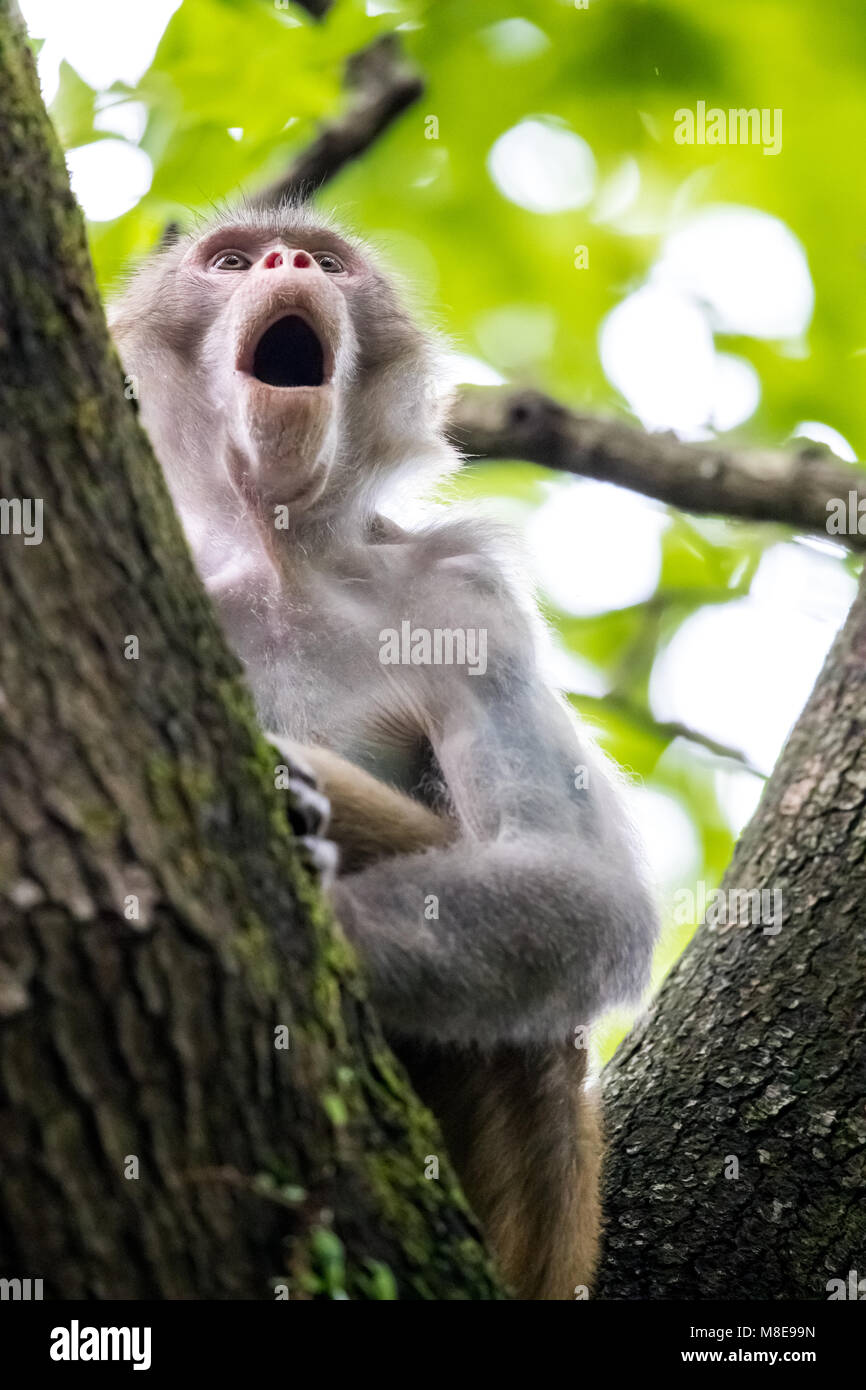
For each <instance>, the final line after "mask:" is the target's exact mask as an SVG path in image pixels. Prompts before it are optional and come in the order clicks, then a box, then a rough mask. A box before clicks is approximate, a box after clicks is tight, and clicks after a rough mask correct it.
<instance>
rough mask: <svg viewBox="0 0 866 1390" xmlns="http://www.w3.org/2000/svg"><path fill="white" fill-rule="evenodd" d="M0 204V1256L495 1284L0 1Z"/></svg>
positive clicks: (491, 1289) (183, 1278)
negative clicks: (329, 872) (318, 856)
mask: <svg viewBox="0 0 866 1390" xmlns="http://www.w3.org/2000/svg"><path fill="white" fill-rule="evenodd" d="M0 225H2V227H3V255H2V257H0V497H2V498H3V499H4V506H3V508H2V518H0V519H2V521H3V530H4V532H10V531H14V530H15V529H16V518H17V520H18V521H21V519H22V518H24V519H25V520H29V522H31V523H33V521H34V519H35V517H36V514H37V513H36V511H35V510H28V508H27V507H25V508H24V510H23V511H20V510H18V508H20V505H21V504H22V503H28V502H29V503H35V502H37V501H38V502H40V503H41V505H42V508H43V514H42V521H43V527H44V537H43V539H42V541H41V544H35V543H34V544H29V543H27V538H26V537H25V536H24V535H21V534H17V535H16V534H0V630H2V645H0V662H2V665H0V926H2V932H0V1174H2V1184H0V1186H2V1196H0V1276H3V1277H9V1278H16V1277H18V1278H26V1277H36V1278H42V1279H43V1280H44V1288H45V1294H46V1296H47V1297H50V1296H60V1297H64V1298H81V1297H102V1298H106V1297H113V1298H142V1297H162V1298H166V1297H198V1298H205V1297H234V1298H255V1297H269V1296H273V1285H274V1283H276V1284H282V1285H285V1286H286V1289H287V1291H288V1293H289V1294H290V1296H291V1297H315V1296H324V1297H334V1296H340V1295H341V1294H342V1293H343V1292H345V1293H347V1294H348V1295H349V1296H350V1297H355V1298H364V1297H367V1298H387V1297H401V1298H413V1297H421V1298H489V1297H496V1296H498V1293H497V1288H496V1285H495V1282H494V1281H493V1279H492V1277H491V1275H490V1272H489V1266H488V1264H487V1260H486V1256H485V1255H484V1252H483V1250H482V1248H481V1246H480V1245H479V1244H478V1242H477V1240H476V1237H475V1233H474V1227H473V1226H472V1224H471V1222H470V1220H469V1218H468V1217H467V1214H466V1209H465V1206H464V1205H463V1203H462V1199H461V1197H460V1195H459V1193H458V1192H457V1190H456V1188H455V1186H454V1184H453V1180H452V1179H451V1177H450V1174H449V1172H448V1169H447V1164H443V1170H442V1171H443V1177H442V1180H441V1181H439V1182H436V1181H427V1180H426V1179H425V1177H424V1166H425V1163H424V1161H425V1156H426V1155H428V1154H438V1155H440V1156H441V1143H440V1140H439V1138H438V1135H437V1134H436V1131H435V1129H434V1128H433V1126H432V1122H431V1121H430V1118H429V1116H428V1115H427V1113H426V1112H425V1111H424V1110H423V1109H422V1108H421V1107H420V1105H419V1104H418V1102H417V1101H416V1100H415V1099H414V1097H413V1096H412V1095H411V1093H410V1092H409V1091H408V1089H407V1086H406V1084H405V1081H404V1079H403V1075H402V1073H401V1072H400V1070H399V1068H398V1067H397V1066H396V1064H395V1063H394V1061H393V1058H392V1057H391V1054H390V1053H389V1051H388V1050H387V1048H386V1047H385V1045H384V1043H383V1040H382V1036H381V1034H380V1032H379V1029H378V1025H377V1024H376V1021H375V1020H374V1018H373V1017H372V1016H371V1014H370V1012H369V1010H368V1008H367V1006H366V1005H365V1003H364V1001H363V998H362V995H361V991H360V988H359V985H358V982H357V977H356V975H355V971H354V964H353V962H352V960H351V958H350V953H349V950H348V948H347V946H346V945H345V943H344V942H343V940H342V938H341V937H340V936H339V934H338V933H337V932H335V930H334V928H333V925H332V922H331V920H330V917H329V914H328V913H327V912H326V910H325V909H324V907H323V904H322V902H321V900H320V899H319V896H318V894H317V892H316V891H315V888H314V885H313V883H312V881H311V880H310V879H309V878H308V877H307V875H306V872H305V870H304V869H303V868H302V866H301V865H300V864H299V862H298V860H297V859H296V856H295V854H294V851H293V848H292V844H291V837H290V834H289V830H288V825H287V819H286V807H285V805H284V804H282V803H281V800H280V796H281V794H280V793H278V792H277V791H276V790H275V787H274V766H275V764H276V763H277V762H278V757H277V755H276V754H275V753H274V752H273V750H269V749H268V747H267V745H266V744H265V742H264V741H263V739H262V737H261V735H260V734H259V733H258V731H257V729H256V726H255V721H254V718H253V714H252V707H251V704H250V701H249V698H248V696H247V693H246V691H245V688H244V686H243V684H242V681H241V679H240V673H239V668H238V665H237V663H236V662H235V660H234V659H233V658H232V657H231V656H230V655H229V654H228V652H227V650H226V647H225V645H224V642H223V640H222V637H221V635H220V632H219V630H218V628H217V626H216V623H215V620H214V617H213V615H212V612H211V609H210V605H209V604H208V602H207V599H206V597H205V595H204V593H203V591H202V589H201V587H200V584H199V582H198V579H197V577H196V575H195V573H194V571H193V569H192V566H191V563H190V560H189V557H188V555H187V553H186V550H185V546H184V544H183V540H182V537H181V534H180V530H179V526H178V523H177V521H176V519H175V516H174V513H173V511H172V508H171V505H170V502H169V500H168V497H167V494H166V491H165V488H164V485H163V482H162V478H161V475H160V472H159V469H158V467H157V465H156V463H155V461H154V459H153V456H152V454H151V451H150V449H149V446H148V444H147V441H146V439H145V437H144V435H143V434H142V432H141V430H140V429H139V427H138V424H137V421H136V419H135V415H134V410H133V407H132V406H131V405H130V404H129V403H128V402H126V401H125V400H124V394H123V389H122V383H121V377H120V372H119V368H118V364H117V361H116V358H115V356H114V353H113V351H112V349H111V346H110V343H109V340H108V337H107V334H106V330H105V324H104V319H103V315H102V310H101V307H100V304H99V301H98V297H97V295H96V291H95V287H94V282H93V277H92V273H91V268H90V265H89V261H88V257H87V252H86V249H85V242H84V235H83V227H82V222H81V218H80V214H79V212H78V210H77V208H76V206H75V203H74V201H73V199H72V197H71V194H70V192H69V188H68V183H67V179H66V171H65V168H64V164H63V159H62V156H61V153H60V150H59V148H58V146H57V142H56V140H55V138H54V135H53V132H52V130H51V127H50V125H49V123H48V120H47V118H46V116H45V112H44V109H43V107H42V103H41V100H40V97H39V92H38V87H37V83H36V77H35V70H34V65H33V62H32V59H31V54H30V52H29V49H28V48H27V46H26V43H25V41H24V38H23V34H22V31H21V29H20V26H19V23H18V21H17V19H16V16H15V8H14V6H13V5H11V3H10V0H0ZM36 538H37V537H36V535H35V532H34V533H33V534H32V535H31V537H30V539H32V540H35V539H36ZM131 638H134V639H136V642H137V654H136V650H135V645H136V644H135V643H133V642H132V641H131V640H130V639H131ZM283 795H284V794H283ZM281 1026H285V1027H286V1028H287V1029H288V1035H289V1037H290V1047H288V1048H283V1047H279V1046H277V1045H275V1043H276V1042H281V1041H284V1040H285V1039H284V1038H282V1037H280V1036H279V1035H278V1032H275V1030H279V1029H280V1028H281Z"/></svg>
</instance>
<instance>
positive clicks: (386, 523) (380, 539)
mask: <svg viewBox="0 0 866 1390" xmlns="http://www.w3.org/2000/svg"><path fill="white" fill-rule="evenodd" d="M369 531H370V539H371V541H373V542H374V543H375V544H376V545H397V544H399V542H400V541H402V540H405V539H406V535H407V534H408V533H407V532H406V531H404V530H403V528H402V526H398V525H397V523H396V521H391V520H390V518H389V517H387V516H380V515H379V514H378V512H377V513H376V515H375V516H374V517H372V518H371V519H370V526H369Z"/></svg>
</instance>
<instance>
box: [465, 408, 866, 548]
mask: <svg viewBox="0 0 866 1390" xmlns="http://www.w3.org/2000/svg"><path fill="white" fill-rule="evenodd" d="M449 433H450V434H451V438H452V440H453V441H454V443H455V445H456V446H457V447H458V448H459V449H460V450H461V452H462V453H464V454H465V455H467V456H468V457H470V458H497V459H503V458H513V459H526V460H528V461H529V462H531V463H540V464H544V465H546V467H548V468H553V469H556V470H557V471H559V472H563V473H575V474H578V475H579V476H580V477H584V478H596V479H598V480H599V481H602V482H608V483H617V484H619V486H620V487H627V488H631V489H632V490H633V491H635V492H641V493H643V494H644V495H645V496H647V497H655V498H657V499H658V500H659V501H660V502H668V503H670V504H672V505H673V506H675V507H680V508H681V509H682V510H683V511H690V512H700V513H704V514H712V515H722V516H731V517H740V518H743V519H745V520H749V521H774V522H780V523H782V524H783V525H786V526H793V527H795V528H796V529H797V530H798V531H808V532H812V533H814V534H817V535H822V536H825V537H826V536H827V535H828V531H827V503H828V501H829V500H830V499H831V498H842V499H843V500H844V501H845V502H846V505H847V499H848V495H849V493H851V492H853V493H855V494H856V498H857V502H858V503H859V502H861V501H863V502H866V473H864V472H863V470H862V469H860V468H858V467H856V466H853V465H851V464H848V463H845V462H843V460H842V459H839V458H837V457H836V456H835V454H832V453H830V452H829V450H826V449H825V448H823V446H820V445H806V446H801V447H799V448H792V449H791V450H789V451H781V450H780V451H774V450H769V449H766V450H758V449H755V450H751V451H740V450H738V449H735V448H733V447H731V446H730V445H729V444H726V443H724V442H717V441H711V442H709V443H705V444H684V443H682V441H681V440H679V439H677V438H676V436H675V435H673V434H670V433H666V434H648V433H646V432H645V431H644V430H641V429H639V428H638V427H637V426H634V425H629V424H626V423H625V422H623V421H622V420H615V419H601V418H599V417H596V416H593V415H582V414H578V412H576V411H573V410H568V409H567V408H566V407H565V406H563V405H560V404H559V402H558V401H555V400H553V399H552V398H551V397H550V396H546V395H544V394H543V393H542V392H540V391H534V390H523V389H514V388H511V387H499V386H495V387H491V386H473V387H467V388H464V390H463V391H462V392H461V393H460V395H459V397H458V399H457V401H456V404H455V406H454V409H453V411H452V416H451V425H450V430H449ZM864 511H866V508H864ZM832 539H834V540H838V542H839V543H840V544H841V545H847V546H849V547H850V548H851V549H853V550H866V535H860V534H859V533H858V532H857V531H856V530H855V531H854V533H853V534H851V535H839V536H835V535H834V536H833V537H832Z"/></svg>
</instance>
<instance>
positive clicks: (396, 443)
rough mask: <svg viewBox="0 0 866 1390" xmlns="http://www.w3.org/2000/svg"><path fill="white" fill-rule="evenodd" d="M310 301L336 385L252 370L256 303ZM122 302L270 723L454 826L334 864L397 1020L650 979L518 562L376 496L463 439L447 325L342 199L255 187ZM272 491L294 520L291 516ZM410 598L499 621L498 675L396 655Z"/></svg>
mask: <svg viewBox="0 0 866 1390" xmlns="http://www.w3.org/2000/svg"><path fill="white" fill-rule="evenodd" d="M215 234H216V241H217V242H219V241H220V240H221V239H223V238H224V239H225V242H226V244H227V245H230V246H232V247H234V246H235V245H236V244H238V243H239V242H241V241H242V242H243V244H244V246H246V247H248V248H249V250H250V252H251V254H252V256H253V264H252V266H251V267H250V269H248V270H244V271H239V272H235V273H234V274H232V275H229V274H225V273H223V272H214V271H210V270H207V269H205V268H203V265H202V264H200V263H199V262H198V261H197V260H196V257H197V256H198V255H199V251H198V249H197V248H199V247H201V246H202V244H204V245H206V246H208V247H211V246H212V245H213V244H214V236H215ZM274 245H282V246H283V247H284V248H285V249H286V250H287V251H294V250H295V249H296V248H303V249H306V250H308V251H313V250H316V249H323V248H324V249H327V248H331V249H335V250H337V251H339V252H340V254H342V255H344V256H345V257H346V258H347V260H349V261H350V262H351V272H350V273H349V274H347V275H345V276H333V277H328V276H326V275H325V274H324V272H323V271H322V270H320V269H319V268H318V267H316V268H315V269H310V268H308V269H307V270H297V269H295V268H294V266H292V267H290V268H285V269H278V270H270V271H269V270H267V269H263V260H262V258H263V257H264V255H265V253H266V252H267V250H268V249H269V248H272V247H273V246H274ZM298 296H300V298H298ZM296 302H297V303H300V304H301V305H302V307H304V308H305V310H307V311H309V312H310V313H311V315H312V317H313V319H314V320H315V322H316V324H317V325H319V324H321V325H322V328H323V335H324V337H327V339H328V342H329V343H330V346H331V348H332V350H333V356H334V374H333V379H332V382H331V384H330V386H328V387H326V388H315V389H314V390H313V391H312V393H310V390H309V388H307V394H306V395H305V394H304V393H303V392H302V393H299V394H297V395H296V394H295V393H294V391H293V389H292V388H290V389H288V390H286V389H282V390H280V389H277V388H270V387H267V388H261V387H260V385H257V384H251V383H250V381H249V379H247V378H244V377H243V374H242V373H240V372H239V371H238V370H236V363H235V358H236V356H237V353H236V351H235V349H236V345H237V343H240V342H242V341H244V334H245V333H246V334H248V333H249V331H250V330H249V324H250V323H251V322H253V321H254V320H255V315H256V314H257V313H258V314H259V315H260V316H261V312H262V311H261V310H260V307H259V306H260V303H263V304H265V306H266V307H267V308H268V309H269V310H270V309H272V308H273V306H274V305H280V304H282V305H284V307H285V312H289V311H290V310H291V308H292V306H293V304H295V303H296ZM113 328H114V334H115V337H116V340H117V342H118V345H119V348H120V351H121V354H122V356H123V359H124V363H125V366H126V370H127V371H128V372H129V373H131V374H133V375H134V376H135V377H136V378H137V380H138V384H139V391H140V403H141V409H142V416H143V419H144V423H145V425H146V427H147V428H148V430H149V432H150V434H151V437H152V439H153V442H154V445H155V448H156V451H157V454H158V455H159V457H160V459H161V462H162V465H163V468H164V470H165V474H166V478H167V480H168V483H169V487H170V489H171V491H172V494H173V496H174V499H175V503H176V505H177V507H178V510H179V513H180V516H181V519H182V521H183V523H184V527H185V529H186V532H187V536H188V538H189V541H190V545H191V548H192V551H193V554H194V557H195V560H196V563H197V565H198V568H199V570H200V572H201V574H202V577H203V579H204V581H205V584H206V586H207V587H208V590H209V592H210V593H211V594H212V596H213V598H214V601H215V602H216V604H217V607H218V609H219V611H220V613H221V616H222V620H223V622H224V624H225V628H226V631H227V634H228V637H229V640H230V641H231V642H232V644H233V646H234V647H235V649H236V651H237V652H238V654H239V656H240V657H241V659H242V660H243V662H244V664H245V667H246V671H247V676H248V679H249V682H250V685H251V687H252V690H253V694H254V696H255V699H256V702H257V706H258V710H259V714H260V717H261V719H262V721H263V723H264V724H265V726H266V727H269V728H273V729H274V730H275V731H276V732H277V733H278V734H281V735H284V736H286V737H288V738H290V739H292V740H294V741H296V742H306V743H320V744H322V745H325V746H327V747H329V748H331V749H333V750H335V751H336V752H338V753H341V754H343V755H344V756H345V757H347V758H348V759H350V760H352V761H354V762H356V763H358V764H359V765H360V766H363V767H365V768H366V769H367V770H368V771H372V772H374V773H376V774H377V775H379V776H380V777H382V778H384V779H385V780H388V781H391V782H392V783H393V784H394V785H397V786H399V787H401V788H402V789H403V790H407V791H410V792H413V793H414V794H416V795H420V796H424V797H425V798H426V799H428V800H434V799H436V797H437V796H438V797H439V798H440V800H442V801H444V803H445V804H446V806H447V808H448V809H450V810H451V811H452V813H453V814H454V815H455V816H456V817H457V819H458V822H459V824H460V828H461V833H460V837H459V839H458V841H457V842H456V843H455V844H454V845H453V846H451V847H449V848H444V849H443V848H438V849H433V850H429V851H428V852H426V853H424V854H418V855H413V856H411V857H402V858H398V859H392V860H390V861H387V862H384V863H382V864H379V865H375V866H374V867H372V868H370V869H367V870H366V871H364V872H363V873H360V874H356V875H350V876H349V877H346V878H343V879H341V880H340V881H339V882H338V883H337V885H336V887H335V889H334V891H335V894H336V900H337V906H338V909H339V913H340V916H341V918H342V920H343V922H344V924H345V926H346V929H347V931H348V932H349V934H350V936H351V937H352V938H353V939H354V940H355V941H356V942H357V943H358V944H359V946H360V948H361V950H362V952H363V954H364V956H365V958H366V962H367V966H368V970H369V974H370V978H371V983H372V989H373V993H374V997H375V999H376V1002H377V1003H378V1006H379V1008H380V1010H381V1013H382V1015H383V1017H384V1020H385V1022H386V1023H387V1024H388V1025H389V1027H390V1028H391V1029H392V1031H393V1032H395V1033H396V1034H400V1035H407V1036H411V1037H418V1038H429V1039H433V1040H438V1041H457V1042H464V1043H465V1042H478V1043H480V1044H482V1045H484V1046H490V1045H493V1044H494V1043H497V1042H500V1041H517V1042H523V1041H526V1040H544V1041H553V1040H561V1039H563V1038H565V1037H567V1036H568V1035H569V1034H571V1032H572V1030H573V1029H574V1028H575V1027H576V1026H578V1025H585V1024H588V1023H589V1022H591V1021H592V1019H594V1018H595V1017H597V1016H598V1015H599V1014H600V1013H602V1012H603V1011H604V1010H605V1009H606V1008H608V1007H610V1006H611V1005H613V1004H617V1003H620V1002H624V1001H626V1000H633V999H635V998H636V997H637V996H638V995H639V994H640V992H641V991H642V989H643V988H644V987H645V985H646V982H647V979H648V973H649V965H650V959H651V955H652V948H653V944H654V941H655V937H656V915H655V910H654V907H653V904H652V900H651V895H650V894H649V892H648V890H647V888H646V886H645V885H644V882H643V877H642V872H641V869H640V866H639V861H638V855H637V853H636V849H635V846H634V843H633V838H632V836H631V834H630V832H629V830H628V828H627V825H626V821H625V817H624V813H623V810H622V807H621V805H620V801H619V797H618V795H617V793H616V791H615V788H614V785H613V781H612V779H611V777H610V776H609V774H608V772H607V770H606V768H605V766H604V764H603V761H602V760H601V759H600V758H599V757H598V756H597V755H596V754H595V753H594V752H593V751H592V750H591V749H590V748H589V747H588V746H587V740H586V739H585V737H584V736H583V734H582V733H581V732H580V730H579V729H578V727H577V724H576V721H575V720H574V718H573V717H572V716H571V714H570V713H569V712H568V711H567V710H566V708H565V707H564V705H563V703H562V702H561V701H560V700H559V698H558V697H557V696H555V695H554V694H553V693H552V692H551V691H549V690H548V689H547V688H546V687H545V685H544V683H543V682H542V680H541V678H540V676H539V673H538V662H537V655H536V648H537V642H536V638H537V633H536V630H535V622H536V620H535V619H534V618H533V616H532V604H531V602H530V601H529V600H528V597H527V592H526V590H525V588H522V587H521V585H520V583H519V582H518V583H515V581H514V579H513V576H512V573H511V567H510V565H509V563H508V561H507V560H506V559H504V558H503V554H502V547H501V545H500V543H499V541H498V539H497V537H496V535H495V534H493V533H492V532H491V531H490V529H489V528H488V527H487V526H486V525H485V524H484V523H482V522H480V521H477V520H473V519H466V518H458V517H456V516H455V517H453V518H452V517H450V516H449V515H448V514H446V515H445V516H444V517H443V516H441V515H440V516H438V517H437V518H435V519H433V520H431V521H430V522H429V523H428V524H427V525H425V526H423V527H418V528H416V529H414V530H403V529H401V528H399V527H397V526H390V525H380V523H379V521H378V519H377V518H378V510H377V509H378V508H379V506H380V505H381V498H382V494H383V492H384V491H385V490H386V488H387V487H388V486H389V485H391V484H392V483H393V482H394V480H395V478H398V477H405V476H412V477H414V478H415V479H416V481H417V485H418V488H419V489H421V488H424V487H426V486H427V485H428V483H429V480H430V478H431V477H432V476H437V475H442V474H445V473H447V472H448V471H449V470H450V469H452V468H453V467H454V466H455V464H456V463H457V459H456V457H455V455H454V453H453V451H452V449H451V448H450V446H449V445H448V444H447V443H446V441H445V438H444V435H443V431H442V419H441V411H442V398H441V395H440V393H439V392H438V391H437V389H436V360H437V345H436V343H435V342H434V341H433V340H432V339H431V338H430V337H428V336H427V335H425V334H423V333H422V332H421V331H420V330H419V329H418V328H417V327H416V325H415V324H414V323H413V322H412V320H411V318H410V317H409V316H408V315H407V313H406V312H405V310H404V309H403V307H402V305H401V303H400V300H399V299H398V297H397V295H396V294H395V292H394V289H393V288H392V285H391V282H390V280H389V279H388V277H387V276H386V275H385V274H384V273H383V272H382V271H381V270H380V269H378V268H377V267H376V266H375V265H374V264H373V262H372V260H371V258H370V257H369V255H368V254H367V252H366V250H365V249H364V248H363V247H362V246H361V244H360V243H359V242H357V241H356V240H354V239H352V238H347V237H346V236H344V235H343V234H342V233H339V232H338V231H337V230H336V228H335V226H334V224H332V223H331V222H329V221H327V220H325V221H323V220H322V219H321V218H320V217H318V216H316V217H314V216H313V215H312V214H310V213H309V212H307V211H305V210H300V209H296V208H293V207H283V208H280V209H277V210H276V211H274V212H273V213H258V212H251V211H243V212H241V213H240V214H235V215H234V216H231V217H228V218H226V219H224V220H221V221H220V222H219V223H217V224H214V225H211V226H210V227H208V228H207V230H206V231H205V232H204V234H203V238H202V237H200V236H196V237H192V238H187V239H185V240H183V241H181V242H179V243H178V244H177V245H175V246H172V247H171V248H169V249H167V250H165V251H163V252H162V253H160V254H159V255H158V256H157V257H155V258H153V259H152V260H151V261H150V262H149V263H148V264H146V265H145V267H144V268H143V269H142V270H141V271H140V272H139V273H138V274H137V276H136V277H135V278H133V280H132V281H131V283H130V285H129V287H128V288H127V290H126V292H125V294H124V296H123V298H122V300H121V301H120V303H119V305H118V308H117V311H116V312H115V314H114V316H113ZM238 350H239V349H238ZM269 392H270V394H268V393H269ZM281 501H285V502H287V503H288V505H289V518H290V520H289V526H288V528H287V529H285V530H274V527H273V508H274V507H275V506H277V505H279V504H280V502H281ZM404 620H408V621H409V622H410V623H411V626H412V628H413V629H419V628H425V629H427V630H432V629H436V628H443V629H445V628H447V629H455V628H464V629H466V628H472V629H476V630H477V629H484V630H485V631H486V633H487V644H488V646H487V649H488V665H487V670H486V673H485V674H484V675H474V676H473V675H471V674H469V671H468V670H467V668H465V667H459V666H454V665H450V666H445V665H443V666H434V665H398V666H391V665H383V664H382V663H381V661H380V645H381V643H380V634H381V633H382V632H383V630H386V629H397V630H399V629H400V627H401V623H402V622H403V621H404ZM431 750H432V758H431V757H430V753H431ZM431 766H432V772H431ZM580 766H587V767H588V768H589V785H588V787H587V788H585V789H576V787H575V783H574V779H575V769H576V768H578V767H580ZM434 899H435V900H437V901H438V917H433V916H431V915H430V914H431V910H432V909H431V903H432V901H433V900H434Z"/></svg>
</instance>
